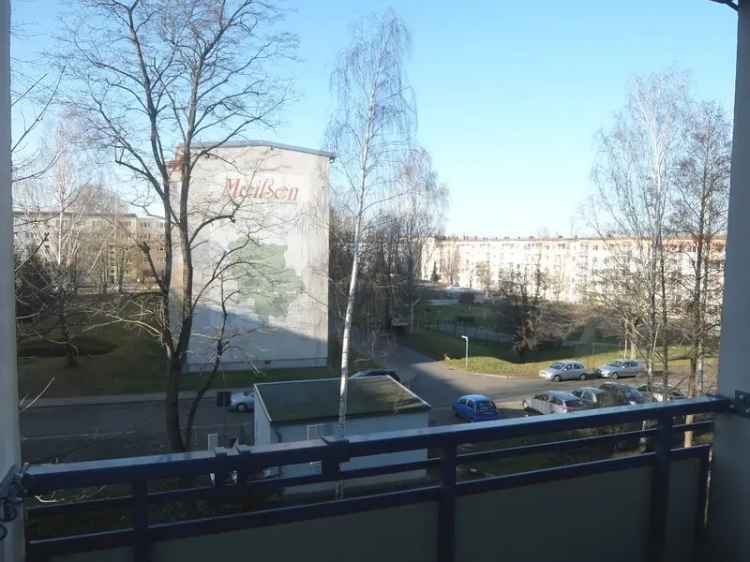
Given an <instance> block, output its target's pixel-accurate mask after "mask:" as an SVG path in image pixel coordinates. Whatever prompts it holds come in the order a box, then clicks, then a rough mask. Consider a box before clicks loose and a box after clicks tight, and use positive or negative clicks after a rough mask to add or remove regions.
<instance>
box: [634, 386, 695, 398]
mask: <svg viewBox="0 0 750 562" xmlns="http://www.w3.org/2000/svg"><path fill="white" fill-rule="evenodd" d="M638 391H639V392H641V393H643V394H645V395H646V396H650V397H651V398H653V399H654V400H655V401H657V402H664V401H665V400H684V399H685V398H687V396H686V395H685V394H684V393H683V392H682V391H681V390H680V389H679V388H675V387H673V386H668V387H665V386H664V385H663V384H658V383H657V384H652V385H651V388H649V386H648V385H647V384H644V385H641V386H639V387H638Z"/></svg>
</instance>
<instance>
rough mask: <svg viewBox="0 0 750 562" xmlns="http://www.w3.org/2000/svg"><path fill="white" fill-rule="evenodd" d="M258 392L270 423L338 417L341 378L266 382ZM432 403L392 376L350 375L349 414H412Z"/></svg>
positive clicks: (423, 409) (258, 386) (257, 389)
mask: <svg viewBox="0 0 750 562" xmlns="http://www.w3.org/2000/svg"><path fill="white" fill-rule="evenodd" d="M255 396H256V397H258V398H259V399H260V400H261V401H262V402H263V406H264V407H265V410H266V412H267V413H268V417H269V419H270V421H271V423H293V422H299V423H302V422H307V421H314V420H326V419H334V420H335V419H338V414H339V379H338V378H333V379H313V380H302V381H285V382H267V383H259V384H256V385H255ZM429 409H430V405H429V404H428V403H427V402H425V401H424V400H422V399H421V398H420V397H419V396H417V395H416V394H414V393H413V392H412V391H411V390H409V389H408V388H406V387H405V386H404V385H402V384H400V383H398V382H396V381H395V380H393V379H392V378H391V377H389V376H386V375H383V376H373V377H363V378H359V379H352V378H350V379H349V397H348V408H347V410H348V412H347V417H365V416H377V415H388V414H390V415H397V414H411V413H414V412H421V411H428V410H429Z"/></svg>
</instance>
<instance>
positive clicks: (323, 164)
mask: <svg viewBox="0 0 750 562" xmlns="http://www.w3.org/2000/svg"><path fill="white" fill-rule="evenodd" d="M206 146H208V145H198V146H195V145H194V146H193V150H205V148H206ZM178 158H179V150H178ZM332 158H333V155H332V154H330V153H327V152H322V151H318V150H311V149H306V148H300V147H294V146H287V145H281V144H276V143H270V142H262V141H258V142H242V143H230V144H223V145H222V146H221V147H220V148H212V149H211V150H210V151H209V152H208V154H207V155H205V156H203V157H201V158H200V159H198V161H197V164H196V165H195V167H194V169H193V176H192V181H191V187H190V199H189V201H188V208H189V213H190V224H191V229H192V230H193V233H192V236H193V239H192V241H191V246H192V250H193V251H192V254H193V267H194V275H193V283H194V284H193V295H194V299H193V301H194V303H193V304H194V307H195V312H194V320H193V331H192V336H191V341H190V348H189V351H188V359H187V364H186V365H185V368H186V370H187V371H203V370H206V369H208V368H210V367H211V365H212V364H213V363H214V360H215V358H216V357H217V353H218V349H219V348H217V342H218V341H219V339H222V340H223V342H224V343H223V344H222V346H221V351H220V352H221V367H222V369H226V370H239V369H253V368H262V369H274V368H284V367H316V366H325V365H326V364H327V361H328V205H329V203H328V177H329V166H330V161H331V160H332ZM178 181H179V178H175V182H178ZM201 225H203V226H201ZM175 262H176V266H177V267H176V270H175V277H177V276H179V275H181V269H180V267H181V262H180V260H179V259H176V260H175ZM177 296H178V297H179V295H177ZM176 301H177V302H180V301H179V298H178V299H176ZM222 332H223V337H222V336H221V334H222Z"/></svg>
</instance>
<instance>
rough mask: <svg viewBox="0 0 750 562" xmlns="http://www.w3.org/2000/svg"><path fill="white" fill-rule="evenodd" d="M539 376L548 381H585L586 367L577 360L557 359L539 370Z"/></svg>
mask: <svg viewBox="0 0 750 562" xmlns="http://www.w3.org/2000/svg"><path fill="white" fill-rule="evenodd" d="M539 376H540V377H542V378H543V379H547V380H548V381H555V382H560V381H563V380H571V379H579V380H582V381H585V380H586V378H587V374H586V367H584V366H583V363H579V362H578V361H558V362H556V363H552V365H550V366H549V367H547V368H546V369H542V370H541V371H539Z"/></svg>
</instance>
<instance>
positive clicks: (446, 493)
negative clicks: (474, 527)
mask: <svg viewBox="0 0 750 562" xmlns="http://www.w3.org/2000/svg"><path fill="white" fill-rule="evenodd" d="M437 542H438V544H437V549H438V562H453V561H454V560H455V559H456V445H455V444H449V445H446V446H445V447H443V449H442V452H441V456H440V504H439V508H438V537H437Z"/></svg>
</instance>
